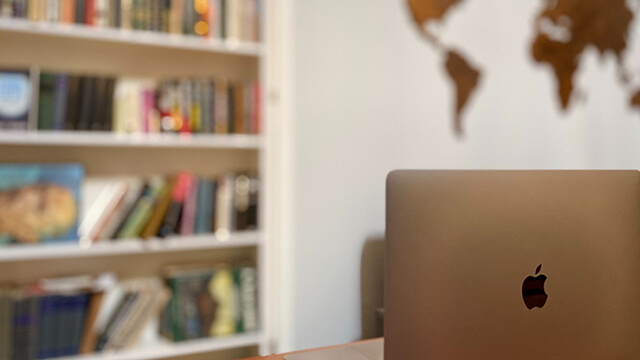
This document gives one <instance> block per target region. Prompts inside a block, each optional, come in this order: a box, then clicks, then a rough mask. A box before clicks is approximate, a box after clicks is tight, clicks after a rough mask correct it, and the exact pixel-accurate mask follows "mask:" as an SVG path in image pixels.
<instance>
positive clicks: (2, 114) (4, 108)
mask: <svg viewBox="0 0 640 360" xmlns="http://www.w3.org/2000/svg"><path fill="white" fill-rule="evenodd" d="M30 106H31V83H30V78H29V72H28V71H6V70H0V130H3V129H12V130H13V129H17V130H26V129H27V124H28V119H29V108H30Z"/></svg>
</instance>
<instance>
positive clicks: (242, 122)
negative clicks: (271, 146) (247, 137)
mask: <svg viewBox="0 0 640 360" xmlns="http://www.w3.org/2000/svg"><path fill="white" fill-rule="evenodd" d="M233 91H234V93H233V129H234V131H233V132H234V133H236V134H244V133H246V132H247V130H246V118H245V110H246V109H245V95H246V94H245V88H244V83H242V82H237V83H235V84H234V87H233Z"/></svg>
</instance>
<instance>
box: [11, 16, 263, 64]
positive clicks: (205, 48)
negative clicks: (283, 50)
mask: <svg viewBox="0 0 640 360" xmlns="http://www.w3.org/2000/svg"><path fill="white" fill-rule="evenodd" d="M0 32H8V33H23V34H32V35H41V36H56V37H65V38H70V39H84V40H92V41H105V42H115V43H123V44H131V45H138V46H150V47H161V48H167V49H176V50H192V51H199V52H211V53H219V54H226V55H236V56H250V57H259V56H261V55H262V45H260V44H258V43H248V42H239V41H224V40H220V39H213V38H203V37H198V36H187V35H176V34H167V33H158V32H151V31H141V30H123V29H115V28H98V27H90V26H85V25H74V24H58V23H47V22H33V21H30V20H25V19H12V18H0Z"/></svg>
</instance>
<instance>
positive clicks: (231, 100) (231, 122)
mask: <svg viewBox="0 0 640 360" xmlns="http://www.w3.org/2000/svg"><path fill="white" fill-rule="evenodd" d="M235 95H236V91H235V84H234V83H232V82H229V85H228V87H227V111H228V118H227V124H228V126H229V129H228V133H229V134H233V133H235V132H236V129H235V116H236V109H235V107H234V106H235V104H236V102H235Z"/></svg>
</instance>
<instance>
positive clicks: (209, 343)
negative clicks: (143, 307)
mask: <svg viewBox="0 0 640 360" xmlns="http://www.w3.org/2000/svg"><path fill="white" fill-rule="evenodd" d="M260 342H261V339H260V335H259V334H256V333H248V334H241V335H235V336H228V337H221V338H214V339H211V340H209V339H206V340H191V341H185V342H182V343H178V344H173V343H168V342H160V343H159V344H154V346H143V347H141V348H140V349H135V350H127V351H122V352H114V353H103V354H93V355H83V356H70V357H59V358H55V359H59V360H153V359H158V358H163V359H165V358H170V359H172V358H176V357H181V356H191V355H196V354H202V353H209V352H214V351H221V350H228V349H235V348H242V347H250V346H258V345H259V344H260Z"/></svg>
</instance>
